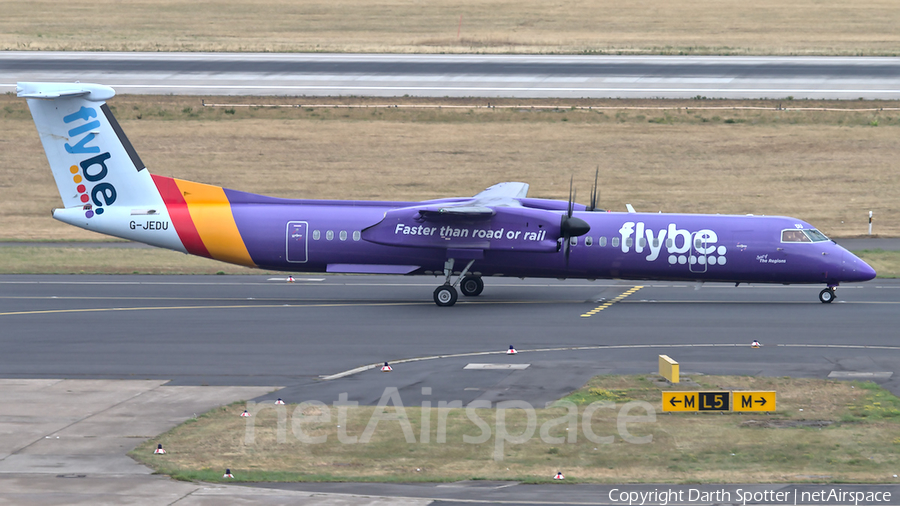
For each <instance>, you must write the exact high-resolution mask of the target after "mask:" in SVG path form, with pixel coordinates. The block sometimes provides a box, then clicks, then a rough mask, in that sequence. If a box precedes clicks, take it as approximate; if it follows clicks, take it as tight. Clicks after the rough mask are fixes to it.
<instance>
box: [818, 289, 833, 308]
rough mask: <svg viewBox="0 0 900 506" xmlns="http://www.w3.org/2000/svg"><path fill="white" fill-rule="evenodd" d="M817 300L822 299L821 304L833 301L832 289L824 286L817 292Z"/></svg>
mask: <svg viewBox="0 0 900 506" xmlns="http://www.w3.org/2000/svg"><path fill="white" fill-rule="evenodd" d="M819 300H820V301H822V303H823V304H831V303H832V302H833V301H834V290H832V289H831V288H826V289H824V290H822V291H821V292H819Z"/></svg>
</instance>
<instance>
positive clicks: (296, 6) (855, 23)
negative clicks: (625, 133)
mask: <svg viewBox="0 0 900 506" xmlns="http://www.w3.org/2000/svg"><path fill="white" fill-rule="evenodd" d="M0 12H3V17H2V19H0V49H20V50H21V49H33V50H102V51H278V52H282V51H288V52H290V51H304V52H310V51H312V52H317V51H339V52H397V53H410V52H415V53H444V52H454V53H471V52H476V53H589V54H594V53H601V54H620V53H621V54H643V53H652V54H660V53H662V54H776V55H791V54H800V55H808V54H837V55H896V54H897V53H900V33H898V32H897V30H896V27H897V26H898V25H900V9H898V8H897V4H896V2H894V1H892V0H867V1H865V2H847V1H845V0H798V1H795V2H783V1H781V0H758V1H755V2H741V1H737V0H727V1H724V2H723V1H721V0H673V1H669V2H658V1H646V0H645V1H637V2H620V1H614V0H600V1H597V0H575V1H569V2H556V3H548V2H542V1H538V0H516V1H511V0H489V1H485V0H456V1H450V2H446V1H445V2H421V1H417V0H379V1H362V0H327V1H326V0H309V1H304V2H294V1H288V0H281V1H270V0H265V1H263V0H212V1H207V2H192V1H187V0H181V1H159V0H156V1H154V0H151V1H145V2H120V1H118V0H96V1H92V2H82V3H70V4H60V3H59V2H51V1H48V0H36V1H30V2H21V1H18V2H17V1H12V0H4V1H2V2H0Z"/></svg>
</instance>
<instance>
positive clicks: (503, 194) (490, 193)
mask: <svg viewBox="0 0 900 506" xmlns="http://www.w3.org/2000/svg"><path fill="white" fill-rule="evenodd" d="M527 196H528V183H515V182H507V183H497V184H495V185H494V186H491V187H489V188H487V189H486V190H484V191H483V192H481V193H479V194H478V195H475V196H474V197H472V198H474V199H475V201H476V202H481V201H492V200H495V199H523V198H525V197H527Z"/></svg>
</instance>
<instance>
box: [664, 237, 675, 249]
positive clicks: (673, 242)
mask: <svg viewBox="0 0 900 506" xmlns="http://www.w3.org/2000/svg"><path fill="white" fill-rule="evenodd" d="M674 244H675V241H673V240H672V239H671V238H669V239H666V247H667V248H671V247H672V246H673V245H674Z"/></svg>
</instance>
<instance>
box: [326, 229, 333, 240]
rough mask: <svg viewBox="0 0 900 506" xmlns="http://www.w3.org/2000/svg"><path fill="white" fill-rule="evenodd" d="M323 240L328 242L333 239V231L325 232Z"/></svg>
mask: <svg viewBox="0 0 900 506" xmlns="http://www.w3.org/2000/svg"><path fill="white" fill-rule="evenodd" d="M325 239H327V240H329V241H330V240H332V239H334V231H332V230H329V231H328V232H325Z"/></svg>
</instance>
